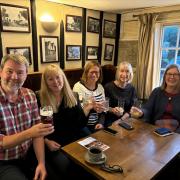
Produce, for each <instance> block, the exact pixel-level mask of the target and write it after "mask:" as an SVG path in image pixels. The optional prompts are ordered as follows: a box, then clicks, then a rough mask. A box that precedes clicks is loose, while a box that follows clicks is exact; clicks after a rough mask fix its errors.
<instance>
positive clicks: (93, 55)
mask: <svg viewBox="0 0 180 180" xmlns="http://www.w3.org/2000/svg"><path fill="white" fill-rule="evenodd" d="M86 54H87V60H97V59H98V47H97V46H87V51H86Z"/></svg>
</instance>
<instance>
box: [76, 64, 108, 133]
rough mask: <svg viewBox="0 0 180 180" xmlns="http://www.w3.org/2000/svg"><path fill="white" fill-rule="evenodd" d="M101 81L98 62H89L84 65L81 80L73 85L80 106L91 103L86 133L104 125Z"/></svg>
mask: <svg viewBox="0 0 180 180" xmlns="http://www.w3.org/2000/svg"><path fill="white" fill-rule="evenodd" d="M101 81H102V70H101V66H100V64H99V63H98V62H95V61H90V62H88V63H87V64H86V65H85V68H84V72H83V75H82V78H81V80H80V81H79V82H77V83H76V84H75V85H74V88H73V91H75V92H77V93H78V94H79V98H80V101H81V104H82V106H85V105H86V104H87V103H93V108H92V109H91V111H90V113H89V119H88V123H87V129H86V132H87V133H88V134H89V133H92V132H94V131H96V130H98V129H102V128H103V125H104V119H105V118H104V113H103V111H104V106H103V100H104V99H105V95H104V88H103V86H102V85H101V84H100V83H101Z"/></svg>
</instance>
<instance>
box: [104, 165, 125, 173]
mask: <svg viewBox="0 0 180 180" xmlns="http://www.w3.org/2000/svg"><path fill="white" fill-rule="evenodd" d="M101 169H102V170H104V171H107V172H110V173H116V172H117V173H123V169H122V167H121V166H119V165H112V166H110V165H108V164H105V163H104V164H102V165H101Z"/></svg>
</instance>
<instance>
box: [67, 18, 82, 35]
mask: <svg viewBox="0 0 180 180" xmlns="http://www.w3.org/2000/svg"><path fill="white" fill-rule="evenodd" d="M81 26H82V17H81V16H72V15H67V16H66V31H67V32H81V28H82V27H81Z"/></svg>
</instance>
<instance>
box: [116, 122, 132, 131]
mask: <svg viewBox="0 0 180 180" xmlns="http://www.w3.org/2000/svg"><path fill="white" fill-rule="evenodd" d="M119 126H121V127H123V128H125V129H127V130H133V129H134V128H133V127H132V126H131V125H129V124H127V123H125V122H120V123H119Z"/></svg>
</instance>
